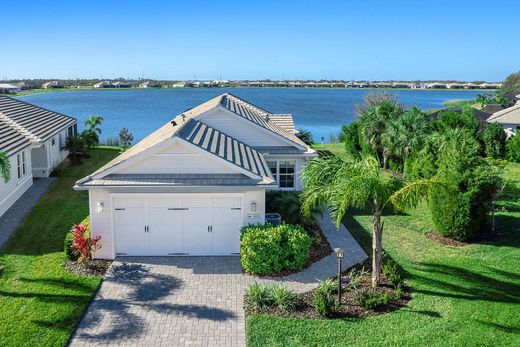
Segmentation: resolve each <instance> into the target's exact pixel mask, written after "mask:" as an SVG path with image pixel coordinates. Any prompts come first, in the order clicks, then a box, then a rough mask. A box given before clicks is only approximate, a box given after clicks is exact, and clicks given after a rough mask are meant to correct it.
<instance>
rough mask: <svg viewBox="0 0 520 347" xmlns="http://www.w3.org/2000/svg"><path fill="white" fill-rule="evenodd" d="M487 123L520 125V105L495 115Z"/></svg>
mask: <svg viewBox="0 0 520 347" xmlns="http://www.w3.org/2000/svg"><path fill="white" fill-rule="evenodd" d="M487 121H488V123H502V124H520V103H517V104H516V105H514V106H511V107H509V108H506V109H504V110H502V111H498V112H495V113H493V115H492V116H491V117H489V118H488V120H487Z"/></svg>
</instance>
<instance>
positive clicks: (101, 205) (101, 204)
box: [96, 201, 104, 213]
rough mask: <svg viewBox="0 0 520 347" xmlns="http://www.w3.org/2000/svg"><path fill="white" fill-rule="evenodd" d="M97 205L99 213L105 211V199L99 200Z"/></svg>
mask: <svg viewBox="0 0 520 347" xmlns="http://www.w3.org/2000/svg"><path fill="white" fill-rule="evenodd" d="M96 207H97V213H101V212H103V207H104V205H103V201H98V202H97V204H96Z"/></svg>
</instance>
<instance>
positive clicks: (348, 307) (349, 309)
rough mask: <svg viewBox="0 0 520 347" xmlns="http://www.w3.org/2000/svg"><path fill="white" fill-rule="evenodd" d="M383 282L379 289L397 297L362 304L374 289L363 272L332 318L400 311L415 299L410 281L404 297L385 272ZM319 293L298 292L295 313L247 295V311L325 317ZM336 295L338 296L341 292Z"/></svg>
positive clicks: (347, 291)
mask: <svg viewBox="0 0 520 347" xmlns="http://www.w3.org/2000/svg"><path fill="white" fill-rule="evenodd" d="M362 267H364V268H365V269H367V265H366V264H365V265H363V266H356V267H355V268H356V269H357V270H358V271H361V268H362ZM349 272H350V271H349ZM343 275H344V276H347V272H344V273H343ZM381 282H382V283H381V285H380V287H379V288H378V291H379V292H380V293H381V294H385V293H388V295H389V296H390V297H392V298H393V299H392V301H391V302H390V303H389V304H386V305H381V306H379V307H378V308H377V309H367V308H365V307H364V306H362V305H361V304H360V297H361V296H362V295H363V293H365V292H367V291H371V290H372V277H371V273H370V272H367V271H366V270H365V271H363V272H362V274H361V275H360V276H358V280H357V284H356V286H355V288H351V287H349V286H343V289H342V295H341V304H340V305H339V307H338V309H337V310H336V312H335V313H334V314H333V315H332V316H331V317H329V318H331V319H334V318H346V317H351V318H356V317H369V316H377V315H381V314H384V313H386V312H391V311H395V310H398V309H400V308H402V307H404V306H406V305H407V303H408V302H409V301H410V300H411V299H412V295H411V288H410V287H409V286H407V285H406V284H404V283H403V284H402V285H401V289H402V296H400V297H398V296H397V294H396V287H395V286H394V285H393V284H391V283H389V282H388V279H387V278H386V277H385V276H383V275H382V277H381ZM315 294H316V290H315V289H314V290H311V291H309V292H305V293H301V294H298V304H297V306H296V308H295V310H294V311H292V312H286V311H282V310H279V309H278V308H276V307H263V308H258V307H256V306H255V305H253V304H252V303H251V302H249V300H248V299H247V298H244V310H245V313H246V316H247V315H252V314H271V315H273V316H277V317H283V318H312V319H324V317H322V316H320V315H319V314H318V313H317V312H316V310H315V308H314V297H315ZM335 295H337V291H336V293H335Z"/></svg>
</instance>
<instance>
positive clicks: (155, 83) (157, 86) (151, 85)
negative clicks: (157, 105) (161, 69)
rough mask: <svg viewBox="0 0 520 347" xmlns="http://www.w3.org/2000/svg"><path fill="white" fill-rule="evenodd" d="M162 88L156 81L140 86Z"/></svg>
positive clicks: (140, 85) (140, 86)
mask: <svg viewBox="0 0 520 347" xmlns="http://www.w3.org/2000/svg"><path fill="white" fill-rule="evenodd" d="M160 87H161V85H160V84H159V82H155V81H146V82H143V83H140V84H139V88H160Z"/></svg>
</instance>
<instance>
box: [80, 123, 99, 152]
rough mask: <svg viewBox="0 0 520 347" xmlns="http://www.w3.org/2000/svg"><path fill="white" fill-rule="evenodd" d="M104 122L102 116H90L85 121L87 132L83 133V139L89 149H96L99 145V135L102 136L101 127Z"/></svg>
mask: <svg viewBox="0 0 520 347" xmlns="http://www.w3.org/2000/svg"><path fill="white" fill-rule="evenodd" d="M102 122H103V117H101V116H90V118H89V119H87V120H86V121H85V130H84V131H83V134H82V136H83V138H84V139H85V141H86V144H87V146H88V147H89V148H94V147H95V146H97V145H98V144H99V135H100V134H101V128H100V127H99V126H100V125H101V123H102Z"/></svg>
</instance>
